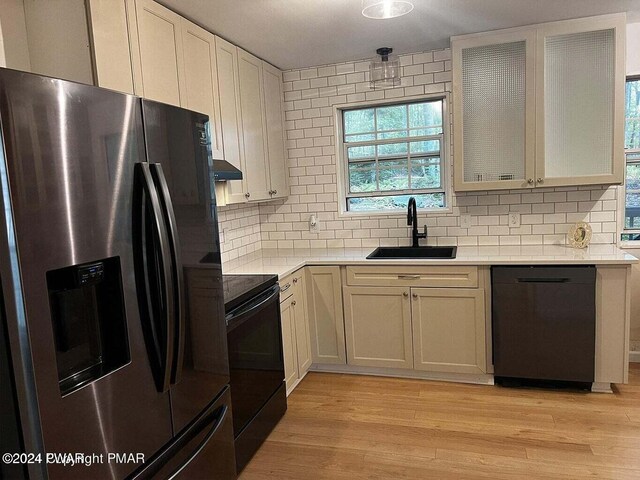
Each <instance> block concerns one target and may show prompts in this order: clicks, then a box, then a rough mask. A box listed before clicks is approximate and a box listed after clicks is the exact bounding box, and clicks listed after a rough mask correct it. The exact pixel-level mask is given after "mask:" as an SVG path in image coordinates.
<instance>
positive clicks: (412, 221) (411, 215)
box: [407, 197, 427, 248]
mask: <svg viewBox="0 0 640 480" xmlns="http://www.w3.org/2000/svg"><path fill="white" fill-rule="evenodd" d="M407 210H408V211H407V225H413V230H412V238H413V244H412V247H414V248H415V247H419V246H420V244H419V243H418V240H419V239H421V238H427V226H426V225H425V226H424V232H423V233H418V208H417V207H416V199H415V198H414V197H411V198H410V199H409V203H408V204H407Z"/></svg>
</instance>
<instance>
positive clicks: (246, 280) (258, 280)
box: [222, 275, 278, 313]
mask: <svg viewBox="0 0 640 480" xmlns="http://www.w3.org/2000/svg"><path fill="white" fill-rule="evenodd" d="M277 281H278V277H277V276H276V275H223V276H222V288H223V289H224V310H225V312H227V313H229V312H230V311H231V310H233V309H234V308H236V307H237V306H238V305H241V304H243V303H244V302H246V301H247V300H250V299H251V298H252V297H255V296H256V295H257V294H258V293H260V292H262V291H263V290H266V289H267V288H269V287H270V286H272V285H275V284H276V283H277Z"/></svg>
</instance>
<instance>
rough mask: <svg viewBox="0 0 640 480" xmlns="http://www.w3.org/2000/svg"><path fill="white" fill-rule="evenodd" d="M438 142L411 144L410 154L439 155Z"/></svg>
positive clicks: (427, 141) (428, 141) (429, 141)
mask: <svg viewBox="0 0 640 480" xmlns="http://www.w3.org/2000/svg"><path fill="white" fill-rule="evenodd" d="M439 152H440V141H439V140H425V141H424V142H411V153H412V154H413V153H439Z"/></svg>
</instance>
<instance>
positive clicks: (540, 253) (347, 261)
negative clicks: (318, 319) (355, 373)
mask: <svg viewBox="0 0 640 480" xmlns="http://www.w3.org/2000/svg"><path fill="white" fill-rule="evenodd" d="M373 250H375V248H372V247H368V248H329V249H326V248H325V249H275V248H273V249H262V250H258V251H256V252H253V253H250V254H248V255H243V256H241V257H238V258H236V259H233V260H230V261H228V262H225V263H224V264H223V266H222V270H223V272H224V273H233V274H243V273H246V274H249V273H252V274H268V273H271V274H276V275H278V276H279V277H280V278H282V277H284V276H286V275H288V274H290V273H293V272H295V271H296V270H298V269H299V268H301V267H304V266H306V265H451V264H456V265H630V264H632V263H637V262H638V259H636V257H634V256H632V255H629V254H628V253H626V252H624V251H622V250H620V249H619V248H618V247H616V246H615V245H590V246H589V247H588V248H586V249H583V250H580V249H575V248H571V247H566V246H560V245H518V246H506V245H505V246H495V247H458V252H457V255H456V258H452V259H437V258H436V259H418V258H414V259H387V260H367V259H366V257H367V255H369V254H370V253H371V252H372V251H373Z"/></svg>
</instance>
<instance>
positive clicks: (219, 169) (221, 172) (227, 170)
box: [213, 159, 242, 182]
mask: <svg viewBox="0 0 640 480" xmlns="http://www.w3.org/2000/svg"><path fill="white" fill-rule="evenodd" d="M213 179H214V180H215V181H216V182H224V181H227V180H242V172H241V171H240V170H238V169H237V168H236V167H234V166H233V165H231V164H230V163H229V162H227V161H226V160H215V159H214V160H213Z"/></svg>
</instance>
